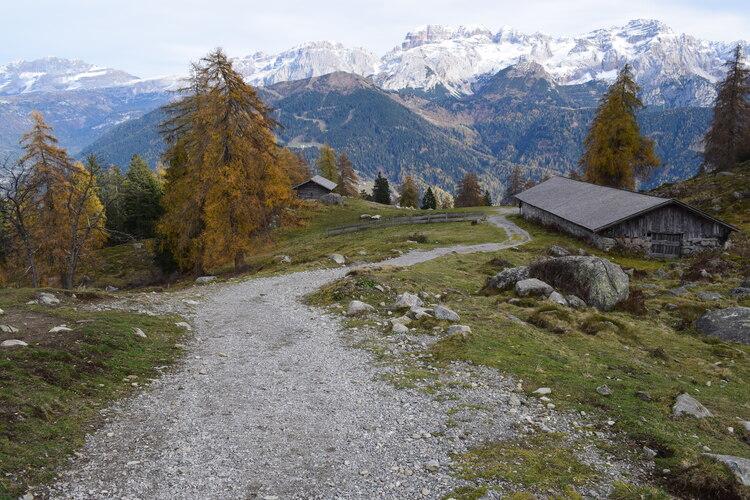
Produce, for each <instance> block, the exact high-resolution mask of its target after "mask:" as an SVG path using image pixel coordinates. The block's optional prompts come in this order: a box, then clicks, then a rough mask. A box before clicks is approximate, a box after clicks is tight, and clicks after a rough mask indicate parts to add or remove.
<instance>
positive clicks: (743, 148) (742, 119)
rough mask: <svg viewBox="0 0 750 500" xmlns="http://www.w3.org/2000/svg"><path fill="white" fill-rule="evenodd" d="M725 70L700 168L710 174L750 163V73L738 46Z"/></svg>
mask: <svg viewBox="0 0 750 500" xmlns="http://www.w3.org/2000/svg"><path fill="white" fill-rule="evenodd" d="M724 66H725V67H726V68H727V74H726V76H725V77H724V79H723V80H721V81H720V82H718V83H717V84H716V101H715V102H714V108H713V118H712V119H711V125H710V127H709V129H708V132H706V135H705V137H704V138H703V143H704V145H705V147H704V150H703V155H702V156H703V165H702V167H701V168H702V170H704V171H709V172H710V171H717V170H726V169H729V168H732V167H733V166H734V165H735V163H740V162H742V161H745V160H747V159H750V69H748V68H747V67H746V66H745V63H744V54H743V53H742V47H741V46H740V45H739V44H737V46H736V47H735V49H734V51H733V52H732V59H730V60H729V61H727V62H726V63H724Z"/></svg>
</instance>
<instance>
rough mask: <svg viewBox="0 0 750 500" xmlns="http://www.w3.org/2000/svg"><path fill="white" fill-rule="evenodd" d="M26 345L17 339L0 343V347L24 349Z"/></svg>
mask: <svg viewBox="0 0 750 500" xmlns="http://www.w3.org/2000/svg"><path fill="white" fill-rule="evenodd" d="M28 345H29V344H27V343H26V342H24V341H23V340H18V339H9V340H3V341H2V343H0V347H26V346H28Z"/></svg>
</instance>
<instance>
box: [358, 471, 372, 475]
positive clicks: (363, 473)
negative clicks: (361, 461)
mask: <svg viewBox="0 0 750 500" xmlns="http://www.w3.org/2000/svg"><path fill="white" fill-rule="evenodd" d="M359 475H360V476H369V475H370V471H369V470H361V471H359Z"/></svg>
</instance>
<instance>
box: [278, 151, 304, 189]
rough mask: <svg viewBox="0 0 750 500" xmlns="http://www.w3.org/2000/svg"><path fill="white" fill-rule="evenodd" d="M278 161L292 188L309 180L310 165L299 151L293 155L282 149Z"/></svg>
mask: <svg viewBox="0 0 750 500" xmlns="http://www.w3.org/2000/svg"><path fill="white" fill-rule="evenodd" d="M279 160H280V162H281V166H282V169H283V170H284V173H285V174H286V176H287V177H289V182H291V184H292V186H298V185H300V184H302V183H303V182H305V181H307V180H308V179H310V165H308V164H307V160H305V157H304V156H302V153H300V152H299V151H298V152H297V153H296V154H295V153H292V152H291V151H290V150H289V148H282V149H281V154H280V157H279Z"/></svg>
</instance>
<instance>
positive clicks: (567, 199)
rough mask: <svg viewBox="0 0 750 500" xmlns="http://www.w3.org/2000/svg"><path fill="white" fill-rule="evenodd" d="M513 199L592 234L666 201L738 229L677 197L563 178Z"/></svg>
mask: <svg viewBox="0 0 750 500" xmlns="http://www.w3.org/2000/svg"><path fill="white" fill-rule="evenodd" d="M516 198H517V199H518V200H520V201H522V202H524V203H527V204H529V205H532V206H534V207H537V208H539V209H542V210H544V211H546V212H549V213H551V214H554V215H556V216H558V217H560V218H562V219H565V220H567V221H569V222H572V223H574V224H577V225H579V226H581V227H583V228H585V229H588V230H589V231H592V232H595V233H596V232H599V231H602V230H604V229H607V228H609V227H612V226H614V225H615V224H618V223H620V222H622V221H625V220H627V219H631V218H633V217H636V216H638V215H641V214H643V213H645V212H649V211H651V210H654V209H656V208H659V207H662V206H665V205H670V204H676V205H680V206H682V207H684V208H686V209H688V210H690V211H691V212H693V213H695V214H697V215H700V216H701V217H705V218H707V219H710V220H712V221H714V222H717V223H719V224H721V225H723V226H725V227H727V228H729V229H730V230H732V231H738V229H737V228H736V227H734V226H732V225H731V224H727V223H726V222H723V221H721V220H719V219H717V218H715V217H711V216H710V215H708V214H707V213H705V212H702V211H701V210H698V209H697V208H695V207H692V206H690V205H688V204H686V203H683V202H681V201H678V200H674V199H671V198H662V197H660V196H652V195H648V194H642V193H636V192H634V191H629V190H627V189H616V188H611V187H607V186H599V185H597V184H591V183H588V182H583V181H576V180H573V179H568V178H567V177H552V178H551V179H548V180H546V181H544V182H542V183H540V184H537V185H536V186H534V187H532V188H530V189H527V190H526V191H523V192H521V193H518V194H517V195H516Z"/></svg>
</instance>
